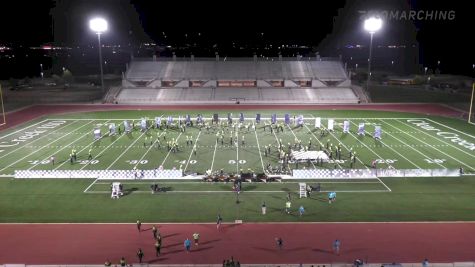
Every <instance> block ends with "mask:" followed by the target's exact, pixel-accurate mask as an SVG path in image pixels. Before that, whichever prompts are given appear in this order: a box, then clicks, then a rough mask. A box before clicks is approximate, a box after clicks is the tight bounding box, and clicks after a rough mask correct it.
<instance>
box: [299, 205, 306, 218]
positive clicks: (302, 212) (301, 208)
mask: <svg viewBox="0 0 475 267" xmlns="http://www.w3.org/2000/svg"><path fill="white" fill-rule="evenodd" d="M304 212H305V209H304V207H303V206H300V208H299V215H300V217H302V215H303V214H304Z"/></svg>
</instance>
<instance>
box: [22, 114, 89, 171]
mask: <svg viewBox="0 0 475 267" xmlns="http://www.w3.org/2000/svg"><path fill="white" fill-rule="evenodd" d="M91 122H93V121H91ZM86 125H87V124H86ZM86 125H83V126H82V127H84V126H86ZM82 127H81V128H82ZM71 133H72V132H71ZM69 134H70V133H69ZM89 134H90V133H86V134H84V135H83V136H81V137H79V138H78V139H76V140H74V141H72V142H71V143H69V144H67V145H65V146H63V147H62V148H61V149H60V150H58V151H55V152H53V153H52V154H51V155H49V156H47V157H46V158H44V159H43V160H41V161H45V160H49V159H50V158H51V157H52V156H54V155H55V154H57V153H58V152H60V151H63V150H64V149H66V148H70V146H71V145H72V144H74V143H76V142H77V141H79V140H81V139H83V138H84V137H86V136H88V135H89ZM41 161H39V162H38V163H36V164H34V165H33V166H31V167H30V168H28V169H27V170H31V169H33V168H34V167H36V166H38V165H39V164H40V163H41Z"/></svg>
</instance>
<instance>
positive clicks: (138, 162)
mask: <svg viewBox="0 0 475 267" xmlns="http://www.w3.org/2000/svg"><path fill="white" fill-rule="evenodd" d="M150 138H152V137H150ZM156 142H157V140H155V141H153V143H152V144H151V145H150V146H149V147H148V149H147V151H145V153H144V154H143V155H142V157H140V159H139V160H138V161H137V163H136V164H135V165H134V169H135V168H137V166H138V165H139V164H140V162H141V161H142V160H143V159H144V158H145V156H146V155H147V154H148V152H149V151H150V149H152V148H153V146H154V145H155V143H156Z"/></svg>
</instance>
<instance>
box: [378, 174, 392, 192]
mask: <svg viewBox="0 0 475 267" xmlns="http://www.w3.org/2000/svg"><path fill="white" fill-rule="evenodd" d="M376 179H378V181H379V182H380V183H382V184H383V185H384V187H386V188H387V189H388V190H389V192H392V190H391V188H389V186H387V185H386V184H385V183H384V182H383V181H381V179H379V177H376Z"/></svg>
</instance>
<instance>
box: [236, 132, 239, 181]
mask: <svg viewBox="0 0 475 267" xmlns="http://www.w3.org/2000/svg"><path fill="white" fill-rule="evenodd" d="M236 173H239V127H237V129H236Z"/></svg>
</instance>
